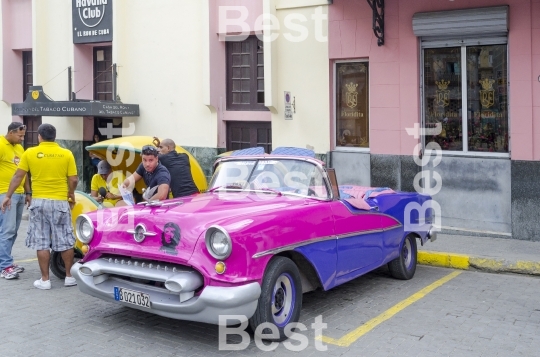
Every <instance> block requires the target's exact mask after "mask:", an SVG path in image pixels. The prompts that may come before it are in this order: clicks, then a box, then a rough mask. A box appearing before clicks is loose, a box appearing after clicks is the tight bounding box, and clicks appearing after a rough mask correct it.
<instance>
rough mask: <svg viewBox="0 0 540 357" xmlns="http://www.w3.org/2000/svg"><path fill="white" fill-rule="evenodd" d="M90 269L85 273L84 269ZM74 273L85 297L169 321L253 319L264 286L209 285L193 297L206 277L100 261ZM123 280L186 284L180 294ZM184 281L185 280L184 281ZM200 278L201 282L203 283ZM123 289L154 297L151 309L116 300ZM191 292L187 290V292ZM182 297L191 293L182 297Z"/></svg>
mask: <svg viewBox="0 0 540 357" xmlns="http://www.w3.org/2000/svg"><path fill="white" fill-rule="evenodd" d="M84 267H86V268H90V269H91V273H90V274H88V273H89V271H88V269H87V270H86V271H85V270H84V269H83V272H84V273H83V272H81V268H84ZM71 274H72V275H73V276H74V277H75V279H77V285H78V287H79V290H80V291H81V292H83V293H85V294H88V295H91V296H94V297H97V298H100V299H102V300H106V301H111V302H115V303H119V304H122V305H125V306H127V307H131V308H134V309H139V310H141V311H146V312H152V313H154V314H156V315H161V316H165V317H169V318H174V319H180V320H189V321H198V322H205V323H210V324H218V323H219V316H220V315H241V316H246V319H248V318H250V317H251V316H253V314H254V313H255V309H256V308H257V302H258V299H259V295H260V294H261V287H260V285H259V284H258V283H250V284H246V285H241V286H234V287H220V286H206V287H204V289H203V291H202V293H201V294H200V295H198V296H193V291H194V290H196V289H198V288H199V287H200V286H202V277H200V275H198V274H193V273H191V275H189V274H190V272H189V271H175V272H173V271H171V270H168V271H166V270H163V269H161V270H158V269H150V270H149V269H146V270H145V269H144V268H141V267H134V266H126V265H114V264H111V263H109V262H107V261H106V260H103V259H97V260H93V261H90V262H87V263H84V264H81V263H75V264H74V265H73V267H72V268H71ZM122 277H130V278H135V279H150V280H155V281H162V282H165V281H167V280H170V279H175V278H176V280H177V281H178V280H180V281H182V284H181V285H182V286H185V288H184V289H182V291H180V292H173V291H169V290H167V289H165V288H161V287H159V288H158V287H154V286H150V285H147V284H142V283H138V282H135V281H131V280H126V279H123V278H122ZM182 279H183V280H182ZM197 279H201V281H200V284H199V283H198V281H197ZM115 286H117V287H122V288H126V289H130V290H134V291H139V292H142V293H146V294H148V295H149V296H150V305H151V308H150V309H148V308H144V307H138V306H136V305H132V304H128V303H124V302H120V301H116V300H115V299H114V287H115ZM186 289H187V290H188V291H185V290H186ZM182 294H184V295H185V294H188V297H187V300H186V297H184V298H183V297H182Z"/></svg>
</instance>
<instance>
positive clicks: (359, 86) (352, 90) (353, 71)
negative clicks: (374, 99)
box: [336, 62, 369, 148]
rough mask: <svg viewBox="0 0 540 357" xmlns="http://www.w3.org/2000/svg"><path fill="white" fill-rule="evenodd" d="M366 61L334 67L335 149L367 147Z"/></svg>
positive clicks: (367, 85) (338, 64) (339, 64)
mask: <svg viewBox="0 0 540 357" xmlns="http://www.w3.org/2000/svg"><path fill="white" fill-rule="evenodd" d="M368 68H369V67H368V63H367V62H348V63H337V64H336V77H337V78H336V146H345V147H358V148H368V147H369V112H368V103H369V102H368V95H369V93H368V88H369V84H368V83H369V82H368V79H369V71H368Z"/></svg>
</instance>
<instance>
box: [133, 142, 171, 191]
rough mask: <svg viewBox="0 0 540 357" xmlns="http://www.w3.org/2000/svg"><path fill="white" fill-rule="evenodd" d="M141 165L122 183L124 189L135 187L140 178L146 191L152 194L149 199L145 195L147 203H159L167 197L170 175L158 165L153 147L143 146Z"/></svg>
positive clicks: (156, 153)
mask: <svg viewBox="0 0 540 357" xmlns="http://www.w3.org/2000/svg"><path fill="white" fill-rule="evenodd" d="M141 157H142V163H141V164H140V165H139V167H138V168H137V170H136V171H135V172H134V173H133V175H131V176H129V177H128V178H127V179H125V181H124V184H123V186H124V188H125V187H135V182H137V181H139V180H140V179H141V178H142V179H144V183H145V184H146V191H147V192H153V193H152V195H151V196H150V197H148V195H145V196H146V197H145V196H143V197H145V199H146V200H147V201H161V200H165V199H167V197H169V187H170V185H171V175H170V174H169V171H168V170H167V169H166V168H165V166H163V165H162V164H160V163H159V160H158V150H157V148H156V147H155V146H153V145H145V146H143V147H142V150H141Z"/></svg>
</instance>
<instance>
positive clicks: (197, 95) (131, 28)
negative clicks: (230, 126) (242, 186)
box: [113, 0, 217, 147]
mask: <svg viewBox="0 0 540 357" xmlns="http://www.w3.org/2000/svg"><path fill="white" fill-rule="evenodd" d="M204 11H206V14H204V13H203V12H204ZM204 15H206V17H208V6H207V4H205V3H204V2H203V1H178V0H160V1H147V0H115V9H114V18H115V23H114V32H113V36H114V38H113V61H114V62H116V63H117V64H118V95H119V96H120V98H121V100H122V101H123V102H124V103H132V104H139V105H140V117H139V118H125V119H124V122H125V123H129V122H133V123H134V124H135V134H134V135H152V136H153V135H155V136H160V137H170V138H172V139H173V140H175V141H176V142H177V143H178V144H180V145H183V146H198V147H216V144H217V124H216V119H215V116H212V115H211V112H210V109H209V108H208V107H207V106H206V105H205V104H204V103H205V101H204V95H205V94H204V91H203V87H204V81H203V78H204V74H205V72H204V70H206V72H207V71H208V69H207V68H203V64H204V63H205V61H203V60H202V56H203V55H204V54H207V50H206V51H205V50H204V48H203V41H202V40H201V39H202V38H203V31H204V34H208V30H207V29H203V28H202V26H203V23H201V19H202V18H203V16H204ZM204 44H205V45H206V46H208V42H207V41H206V42H205V43H204ZM207 85H208V84H207V83H206V86H207ZM126 126H127V124H125V125H124V127H126Z"/></svg>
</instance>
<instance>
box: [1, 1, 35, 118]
mask: <svg viewBox="0 0 540 357" xmlns="http://www.w3.org/2000/svg"><path fill="white" fill-rule="evenodd" d="M2 37H3V38H2V43H3V48H2V54H3V63H2V89H3V90H2V93H3V98H2V100H4V101H5V102H7V103H9V104H11V103H19V102H22V101H23V100H24V96H23V66H22V65H23V63H22V51H23V50H31V49H32V0H4V1H2ZM14 119H18V117H15V118H14Z"/></svg>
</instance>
